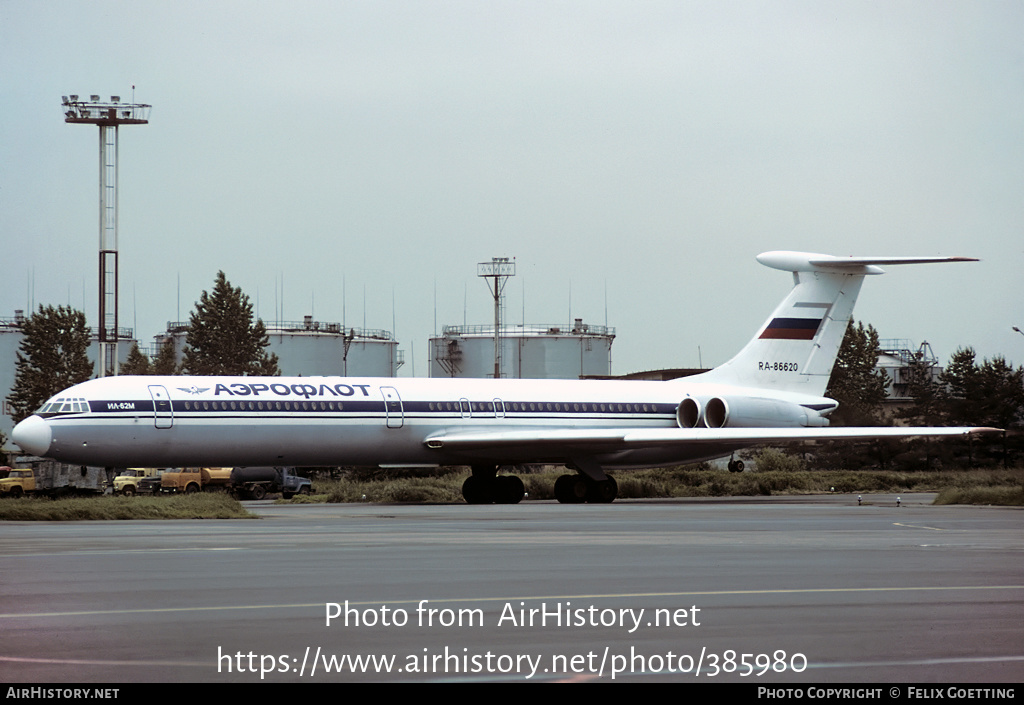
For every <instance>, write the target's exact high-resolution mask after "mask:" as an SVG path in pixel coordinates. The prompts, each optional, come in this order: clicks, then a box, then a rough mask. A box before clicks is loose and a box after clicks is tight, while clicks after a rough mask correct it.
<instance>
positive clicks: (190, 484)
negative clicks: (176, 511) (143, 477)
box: [160, 468, 231, 494]
mask: <svg viewBox="0 0 1024 705" xmlns="http://www.w3.org/2000/svg"><path fill="white" fill-rule="evenodd" d="M230 480H231V468H181V469H180V470H165V471H164V473H163V475H161V476H160V491H161V492H166V493H174V492H184V493H185V494H192V493H193V492H202V491H203V490H207V489H211V488H218V489H222V488H225V487H227V485H228V482H229V481H230Z"/></svg>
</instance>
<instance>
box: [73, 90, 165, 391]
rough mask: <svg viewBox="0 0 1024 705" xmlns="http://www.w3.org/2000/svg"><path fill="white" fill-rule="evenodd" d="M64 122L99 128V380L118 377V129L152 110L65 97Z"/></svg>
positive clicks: (113, 99) (143, 119) (141, 121)
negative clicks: (106, 377)
mask: <svg viewBox="0 0 1024 705" xmlns="http://www.w3.org/2000/svg"><path fill="white" fill-rule="evenodd" d="M63 98H64V100H63V107H64V122H67V123H71V124H77V125H98V126H99V128H100V272H99V296H100V317H99V326H98V329H99V344H100V377H105V376H106V375H107V370H110V371H111V372H112V373H113V374H115V375H116V374H117V340H118V327H117V128H118V127H119V126H120V125H145V124H147V123H148V122H149V111H150V108H151V107H152V106H150V105H144V104H141V103H122V102H121V97H120V96H116V95H114V96H110V100H109V101H101V100H100V97H99V96H98V95H93V96H89V100H79V99H78V96H77V95H72V96H64V97H63Z"/></svg>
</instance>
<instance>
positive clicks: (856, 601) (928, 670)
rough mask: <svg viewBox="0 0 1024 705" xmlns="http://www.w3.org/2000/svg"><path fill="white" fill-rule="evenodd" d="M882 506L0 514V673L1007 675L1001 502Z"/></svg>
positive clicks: (1012, 566)
mask: <svg viewBox="0 0 1024 705" xmlns="http://www.w3.org/2000/svg"><path fill="white" fill-rule="evenodd" d="M902 499H903V502H902V505H903V506H901V507H896V506H895V495H866V496H865V502H864V505H863V506H858V505H857V500H856V497H855V496H850V495H835V496H824V497H822V496H815V497H778V498H742V499H739V498H736V499H710V500H693V499H690V500H659V501H618V502H616V503H614V504H611V505H560V504H557V503H553V502H525V503H523V504H520V505H516V506H466V505H431V506H423V505H390V506H387V505H275V504H272V503H269V502H261V503H246V504H247V506H248V507H249V508H250V510H251V511H253V512H254V513H256V514H258V515H259V516H260V519H258V520H250V521H246V520H234V521H121V522H113V521H111V522H78V523H48V522H5V523H3V524H2V525H0V535H2V536H3V539H4V540H3V542H2V545H0V584H2V586H3V594H4V601H3V606H2V607H0V634H2V635H3V638H2V640H0V681H3V682H21V683H27V682H35V683H43V682H49V683H60V682H107V683H117V682H140V681H184V682H199V681H212V682H218V681H224V682H227V681H234V682H260V681H261V680H262V681H263V682H281V681H306V682H320V681H355V680H374V681H409V680H417V681H419V680H427V681H448V680H497V679H501V680H526V679H529V680H555V679H559V680H560V679H588V680H589V679H604V680H611V679H612V678H613V676H614V679H615V680H617V681H618V680H624V681H635V680H662V679H671V680H677V681H688V680H689V681H693V680H696V681H700V682H709V681H716V680H717V681H744V682H750V681H756V682H757V683H759V684H761V683H764V684H771V683H780V682H819V683H822V682H876V683H877V682H886V681H898V682H950V683H964V682H1020V681H1021V680H1022V679H1024V622H1022V621H1021V615H1022V614H1024V562H1022V560H1021V558H1022V556H1024V553H1022V551H1024V511H1021V510H1020V509H1011V508H987V507H964V506H947V507H934V506H930V504H929V503H930V501H931V495H905V496H903V498H902ZM331 613H333V614H334V615H335V617H334V618H333V619H331V620H330V623H329V624H328V619H327V616H328V614H331ZM346 621H347V624H346Z"/></svg>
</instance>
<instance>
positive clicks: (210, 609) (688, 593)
mask: <svg viewBox="0 0 1024 705" xmlns="http://www.w3.org/2000/svg"><path fill="white" fill-rule="evenodd" d="M955 590H1024V585H953V586H933V587H928V586H921V587H861V588H784V589H778V590H705V591H684V592H623V593H605V594H581V595H519V596H513V597H448V598H430V600H429V602H431V603H432V604H437V603H445V602H457V603H466V602H511V601H514V600H522V601H526V600H584V599H586V600H596V599H604V600H612V599H622V598H637V597H715V596H723V595H798V594H825V593H840V592H846V593H867V592H939V591H941V592H950V591H955ZM421 601H422V600H420V599H415V600H362V601H358V600H348V604H349V605H352V606H360V605H379V604H383V603H387V604H388V605H417V604H419V603H420V602H421ZM324 604H325V603H323V602H300V603H295V604H283V605H220V606H216V607H199V606H191V607H152V608H146V609H116V610H82V611H77V612H26V613H22V614H16V613H0V619H25V618H30V617H82V616H89V615H106V614H158V613H173V612H216V611H229V610H280V609H290V608H302V607H320V608H322V607H323V606H324Z"/></svg>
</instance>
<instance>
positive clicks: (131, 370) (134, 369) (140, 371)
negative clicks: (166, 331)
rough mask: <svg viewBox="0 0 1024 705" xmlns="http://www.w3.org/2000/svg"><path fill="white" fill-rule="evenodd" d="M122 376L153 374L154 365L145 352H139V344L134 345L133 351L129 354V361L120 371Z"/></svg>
mask: <svg viewBox="0 0 1024 705" xmlns="http://www.w3.org/2000/svg"><path fill="white" fill-rule="evenodd" d="M118 372H119V374H122V375H148V374H152V365H151V364H150V363H149V358H148V357H147V356H146V354H145V353H144V352H142V351H141V350H139V344H138V343H132V349H131V351H130V352H129V353H128V359H127V360H125V361H124V364H123V365H121V366H120V368H119V370H118Z"/></svg>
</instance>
